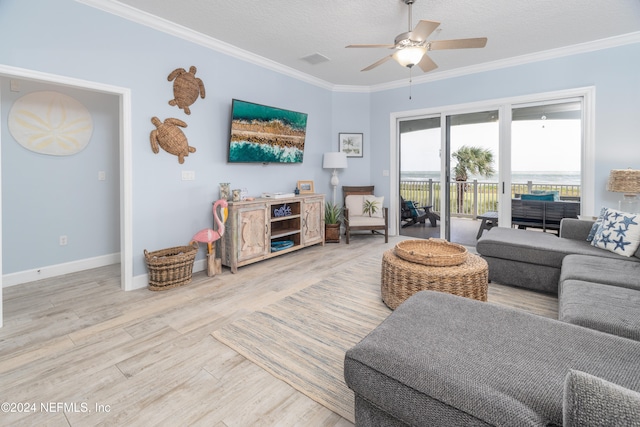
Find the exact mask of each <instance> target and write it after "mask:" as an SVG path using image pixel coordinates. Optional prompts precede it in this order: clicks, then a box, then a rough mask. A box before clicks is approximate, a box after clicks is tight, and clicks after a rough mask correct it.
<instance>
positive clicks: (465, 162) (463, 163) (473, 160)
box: [451, 145, 496, 213]
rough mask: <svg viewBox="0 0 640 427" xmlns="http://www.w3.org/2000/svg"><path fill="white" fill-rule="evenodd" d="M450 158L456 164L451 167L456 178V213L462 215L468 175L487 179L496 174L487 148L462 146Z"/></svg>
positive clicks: (491, 155)
mask: <svg viewBox="0 0 640 427" xmlns="http://www.w3.org/2000/svg"><path fill="white" fill-rule="evenodd" d="M451 157H453V158H454V159H455V160H456V161H457V162H458V163H457V164H456V165H455V166H454V167H453V174H454V175H455V177H456V182H457V187H458V213H462V212H463V209H462V207H463V205H464V193H465V191H466V190H467V184H466V182H467V180H468V179H469V175H480V176H484V177H488V176H491V175H493V174H494V173H495V172H496V171H495V169H493V153H492V152H491V150H489V149H488V148H482V147H469V146H466V145H463V146H462V147H460V148H459V149H458V151H456V152H455V153H453V154H451Z"/></svg>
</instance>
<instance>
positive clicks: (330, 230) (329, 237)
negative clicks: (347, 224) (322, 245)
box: [324, 223, 340, 243]
mask: <svg viewBox="0 0 640 427" xmlns="http://www.w3.org/2000/svg"><path fill="white" fill-rule="evenodd" d="M324 241H325V242H326V243H340V223H338V224H325V225H324Z"/></svg>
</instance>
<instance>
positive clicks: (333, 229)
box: [324, 202, 342, 243]
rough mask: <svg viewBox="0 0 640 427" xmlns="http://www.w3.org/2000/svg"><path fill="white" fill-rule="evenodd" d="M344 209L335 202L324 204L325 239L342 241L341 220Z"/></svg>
mask: <svg viewBox="0 0 640 427" xmlns="http://www.w3.org/2000/svg"><path fill="white" fill-rule="evenodd" d="M341 219H342V209H340V208H339V207H338V205H335V204H333V203H329V202H326V203H325V206H324V241H325V242H327V243H340V224H341V222H340V220H341Z"/></svg>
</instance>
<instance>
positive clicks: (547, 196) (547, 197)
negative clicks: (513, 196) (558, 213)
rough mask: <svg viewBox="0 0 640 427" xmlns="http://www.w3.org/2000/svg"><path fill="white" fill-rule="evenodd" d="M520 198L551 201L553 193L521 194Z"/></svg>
mask: <svg viewBox="0 0 640 427" xmlns="http://www.w3.org/2000/svg"><path fill="white" fill-rule="evenodd" d="M520 200H541V201H543V202H553V194H523V195H521V196H520Z"/></svg>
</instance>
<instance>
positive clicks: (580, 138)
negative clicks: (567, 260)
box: [392, 89, 594, 245]
mask: <svg viewBox="0 0 640 427" xmlns="http://www.w3.org/2000/svg"><path fill="white" fill-rule="evenodd" d="M565 94H568V96H559V95H558V96H556V97H548V98H545V97H544V95H541V96H537V97H536V96H531V97H528V99H526V98H525V99H521V98H518V99H515V100H514V101H512V102H509V101H504V102H502V103H495V104H493V107H492V108H482V106H480V107H479V108H478V107H477V106H475V107H476V108H462V107H460V108H456V109H455V110H453V109H451V110H450V111H447V110H444V111H440V112H437V111H425V112H424V116H422V117H415V116H414V117H406V118H404V117H402V118H401V117H399V118H398V119H397V131H398V134H397V135H398V145H397V151H396V153H397V156H398V157H397V159H398V163H397V165H398V170H399V176H398V187H396V188H398V190H399V191H398V196H397V197H398V206H399V205H400V198H404V199H405V200H406V199H408V200H412V201H415V202H417V204H418V205H420V206H430V210H431V211H432V212H434V213H435V214H437V215H438V217H439V220H438V221H437V224H436V225H437V227H431V226H430V223H429V221H427V222H426V224H425V225H418V226H417V227H416V226H414V225H409V226H407V227H405V228H400V234H403V235H409V236H415V237H423V238H427V237H442V238H446V239H447V240H449V241H453V242H458V243H462V244H465V245H475V243H476V240H477V236H478V234H479V231H480V223H481V218H482V217H483V216H488V217H492V218H496V219H497V220H498V222H499V225H500V226H503V227H510V226H512V218H511V217H512V208H511V205H512V200H513V199H517V198H520V197H521V196H522V194H527V198H530V197H531V196H535V195H537V194H539V193H543V194H544V193H546V194H545V196H546V197H549V194H551V195H552V196H553V197H554V200H561V201H563V202H575V203H579V204H580V206H579V207H578V211H579V212H584V211H585V209H586V210H587V211H591V210H593V206H592V204H593V189H591V188H590V184H592V182H593V168H594V162H593V123H592V121H593V96H592V91H591V90H589V89H583V90H579V91H578V90H576V91H566V92H565ZM529 100H531V101H530V102H528V101H529ZM515 101H518V102H515ZM524 101H527V102H524ZM393 155H394V154H393V152H392V156H393ZM585 183H586V185H585ZM591 186H592V185H591ZM585 189H586V191H585ZM399 214H400V212H399ZM493 222H494V223H495V221H493ZM399 223H400V225H401V226H402V224H406V223H405V222H403V221H402V219H401V220H400V221H399ZM420 227H422V229H423V230H425V231H422V232H419V228H420Z"/></svg>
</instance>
